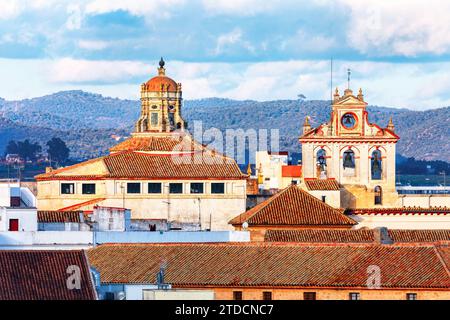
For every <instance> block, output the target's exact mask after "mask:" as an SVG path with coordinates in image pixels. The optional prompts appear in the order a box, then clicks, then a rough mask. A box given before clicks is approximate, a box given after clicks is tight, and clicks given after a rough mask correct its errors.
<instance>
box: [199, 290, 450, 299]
mask: <svg viewBox="0 0 450 320" xmlns="http://www.w3.org/2000/svg"><path fill="white" fill-rule="evenodd" d="M205 290H211V288H205ZM213 290H214V293H215V299H216V300H232V299H233V291H242V297H243V299H244V300H263V292H265V291H268V292H271V293H272V299H273V300H303V293H304V292H315V293H316V299H317V300H349V294H350V293H359V294H360V299H361V300H406V294H407V293H416V294H417V299H418V300H450V288H449V289H448V290H445V289H437V290H429V289H428V290H420V289H419V290H418V289H367V288H352V289H324V288H308V289H305V288H299V289H297V288H286V289H279V288H213Z"/></svg>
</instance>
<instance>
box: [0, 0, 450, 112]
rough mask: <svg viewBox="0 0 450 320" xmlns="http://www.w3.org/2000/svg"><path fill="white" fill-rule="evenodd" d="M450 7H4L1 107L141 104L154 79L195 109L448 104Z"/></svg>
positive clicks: (5, 0)
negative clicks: (171, 86)
mask: <svg viewBox="0 0 450 320" xmlns="http://www.w3.org/2000/svg"><path fill="white" fill-rule="evenodd" d="M449 12H450V1H442V0H428V1H423V0H384V1H383V0H365V1H361V0H335V1H331V0H264V1H261V0H80V1H76V0H72V1H64V0H0V97H2V98H5V99H8V100H15V99H24V98H31V97H37V96H42V95H46V94H51V93H54V92H57V91H62V90H74V89H82V90H85V91H89V92H95V93H100V94H103V95H105V96H111V97H119V98H128V99H138V98H139V90H140V88H139V85H140V84H141V83H143V82H145V81H147V80H148V79H150V78H151V77H152V76H154V75H155V74H156V72H157V71H156V68H157V65H158V61H159V59H160V57H161V56H163V57H164V59H165V60H166V72H167V75H169V76H170V77H172V78H173V79H175V80H176V81H177V82H182V84H183V96H184V98H185V99H200V98H207V97H223V98H230V99H252V100H258V101H263V100H276V99H296V98H297V96H298V95H299V94H303V95H305V96H306V98H307V99H328V98H329V97H330V88H331V87H330V59H331V58H333V87H335V86H338V87H339V88H341V92H342V91H343V90H344V89H345V88H346V86H347V69H351V81H350V86H351V87H352V89H353V90H354V91H357V90H358V89H359V88H360V87H361V88H362V90H363V93H364V95H365V98H366V101H367V102H368V103H369V104H371V105H382V106H390V107H402V108H409V109H414V110H425V109H430V108H439V107H445V106H448V105H450V19H448V13H449Z"/></svg>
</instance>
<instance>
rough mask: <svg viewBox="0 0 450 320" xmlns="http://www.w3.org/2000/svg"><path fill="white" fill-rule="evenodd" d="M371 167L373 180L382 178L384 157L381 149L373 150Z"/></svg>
mask: <svg viewBox="0 0 450 320" xmlns="http://www.w3.org/2000/svg"><path fill="white" fill-rule="evenodd" d="M370 162H371V163H370V168H371V173H372V180H381V174H382V159H381V151H380V150H375V151H374V152H372V157H371V160H370Z"/></svg>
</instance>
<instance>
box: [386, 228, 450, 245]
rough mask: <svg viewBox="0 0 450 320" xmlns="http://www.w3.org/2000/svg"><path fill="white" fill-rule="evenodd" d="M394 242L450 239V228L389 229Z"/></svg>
mask: <svg viewBox="0 0 450 320" xmlns="http://www.w3.org/2000/svg"><path fill="white" fill-rule="evenodd" d="M388 235H389V237H390V238H391V239H392V240H393V241H394V242H439V241H450V230H448V229H442V230H402V229H388Z"/></svg>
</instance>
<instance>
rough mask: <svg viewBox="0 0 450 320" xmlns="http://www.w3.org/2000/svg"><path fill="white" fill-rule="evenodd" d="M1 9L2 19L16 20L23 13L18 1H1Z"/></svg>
mask: <svg viewBox="0 0 450 320" xmlns="http://www.w3.org/2000/svg"><path fill="white" fill-rule="evenodd" d="M0 8H1V10H0V19H11V18H14V17H16V16H17V15H18V14H19V13H20V11H21V6H20V3H19V1H16V0H0Z"/></svg>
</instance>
